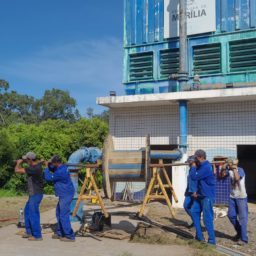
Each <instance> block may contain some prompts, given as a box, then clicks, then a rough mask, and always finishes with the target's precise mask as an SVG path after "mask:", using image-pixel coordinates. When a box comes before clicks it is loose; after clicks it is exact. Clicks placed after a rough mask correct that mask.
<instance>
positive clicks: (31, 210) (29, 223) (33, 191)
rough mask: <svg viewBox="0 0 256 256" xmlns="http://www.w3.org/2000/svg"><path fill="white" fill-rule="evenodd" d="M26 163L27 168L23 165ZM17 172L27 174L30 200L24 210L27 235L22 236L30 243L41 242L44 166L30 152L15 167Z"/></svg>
mask: <svg viewBox="0 0 256 256" xmlns="http://www.w3.org/2000/svg"><path fill="white" fill-rule="evenodd" d="M23 162H26V163H27V164H28V167H27V168H23V167H22V166H21V164H22V163H23ZM15 172H16V173H20V174H27V183H28V193H29V198H28V201H27V203H26V206H25V209H24V219H25V228H26V233H25V234H24V235H23V236H22V237H23V238H28V240H29V241H40V240H43V239H42V233H41V226H40V210H39V206H40V203H41V201H42V199H43V169H42V164H41V163H39V162H38V161H37V160H36V154H35V153H33V152H28V153H27V154H26V155H25V156H23V157H22V159H20V160H18V161H17V163H16V166H15Z"/></svg>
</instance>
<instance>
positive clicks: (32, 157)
mask: <svg viewBox="0 0 256 256" xmlns="http://www.w3.org/2000/svg"><path fill="white" fill-rule="evenodd" d="M22 159H23V160H36V154H35V153H34V152H28V153H27V154H26V155H24V156H23V157H22Z"/></svg>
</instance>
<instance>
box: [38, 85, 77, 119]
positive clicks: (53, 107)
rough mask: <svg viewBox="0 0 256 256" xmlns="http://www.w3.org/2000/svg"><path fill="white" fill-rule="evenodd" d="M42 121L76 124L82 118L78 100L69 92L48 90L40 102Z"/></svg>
mask: <svg viewBox="0 0 256 256" xmlns="http://www.w3.org/2000/svg"><path fill="white" fill-rule="evenodd" d="M40 106H41V119H42V120H47V119H63V120H67V121H71V122H74V121H76V120H78V119H79V118H80V114H79V111H78V110H77V108H76V100H75V99H73V98H72V97H70V95H69V92H67V91H62V90H59V89H52V90H46V91H45V93H44V96H43V98H42V99H41V101H40Z"/></svg>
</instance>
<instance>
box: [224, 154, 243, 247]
mask: <svg viewBox="0 0 256 256" xmlns="http://www.w3.org/2000/svg"><path fill="white" fill-rule="evenodd" d="M227 176H229V177H230V181H231V192H230V200H229V206H228V218H229V220H230V222H231V223H232V224H233V226H234V228H235V230H236V232H237V234H236V236H235V237H234V239H235V240H236V241H239V240H241V241H239V245H244V244H247V243H248V234H247V224H248V203H247V193H246V189H245V173H244V170H243V169H242V168H240V167H238V160H237V159H231V158H229V159H227V163H226V164H225V165H223V167H222V177H227Z"/></svg>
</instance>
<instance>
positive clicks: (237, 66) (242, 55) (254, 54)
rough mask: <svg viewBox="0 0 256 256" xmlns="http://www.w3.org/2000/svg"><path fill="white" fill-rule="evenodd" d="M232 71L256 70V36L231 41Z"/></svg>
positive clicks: (230, 59) (230, 61)
mask: <svg viewBox="0 0 256 256" xmlns="http://www.w3.org/2000/svg"><path fill="white" fill-rule="evenodd" d="M229 54H230V57H229V63H230V71H231V72H239V71H250V70H256V38H253V39H248V40H239V41H233V42H230V43H229Z"/></svg>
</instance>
